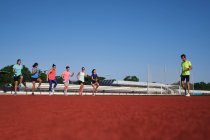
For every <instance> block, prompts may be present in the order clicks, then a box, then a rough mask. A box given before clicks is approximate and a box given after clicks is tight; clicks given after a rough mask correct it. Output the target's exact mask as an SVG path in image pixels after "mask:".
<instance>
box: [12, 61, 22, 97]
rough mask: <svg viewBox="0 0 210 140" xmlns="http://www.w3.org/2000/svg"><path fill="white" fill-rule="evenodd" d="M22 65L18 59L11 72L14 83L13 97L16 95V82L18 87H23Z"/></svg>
mask: <svg viewBox="0 0 210 140" xmlns="http://www.w3.org/2000/svg"><path fill="white" fill-rule="evenodd" d="M22 70H23V65H21V60H20V59H18V60H17V63H16V64H15V65H14V66H13V72H14V81H15V95H16V94H17V88H18V81H20V83H19V87H23V86H24V85H23V84H22V83H23V75H22Z"/></svg>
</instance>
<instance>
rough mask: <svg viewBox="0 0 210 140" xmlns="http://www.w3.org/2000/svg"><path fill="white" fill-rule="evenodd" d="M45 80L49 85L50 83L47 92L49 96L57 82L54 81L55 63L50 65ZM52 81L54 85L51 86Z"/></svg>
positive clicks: (53, 91)
mask: <svg viewBox="0 0 210 140" xmlns="http://www.w3.org/2000/svg"><path fill="white" fill-rule="evenodd" d="M47 81H48V82H49V85H50V87H49V92H50V96H51V95H53V94H54V93H55V88H56V86H57V84H58V83H57V81H56V65H55V64H53V65H52V68H51V69H50V70H49V72H48V73H47ZM53 83H54V86H53V88H52V85H53Z"/></svg>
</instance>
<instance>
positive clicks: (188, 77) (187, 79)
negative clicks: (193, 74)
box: [181, 75, 190, 82]
mask: <svg viewBox="0 0 210 140" xmlns="http://www.w3.org/2000/svg"><path fill="white" fill-rule="evenodd" d="M181 80H182V82H183V81H185V80H186V81H187V82H189V81H190V75H182V76H181Z"/></svg>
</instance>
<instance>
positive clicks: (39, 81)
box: [31, 63, 42, 95]
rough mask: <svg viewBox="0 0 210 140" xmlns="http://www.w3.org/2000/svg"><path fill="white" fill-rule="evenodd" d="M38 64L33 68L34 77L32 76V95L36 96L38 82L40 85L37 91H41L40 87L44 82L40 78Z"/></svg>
mask: <svg viewBox="0 0 210 140" xmlns="http://www.w3.org/2000/svg"><path fill="white" fill-rule="evenodd" d="M38 65H39V64H38V63H35V64H34V65H33V68H32V76H31V82H32V95H34V90H35V84H36V82H38V83H39V85H38V87H37V90H39V91H40V86H41V84H42V80H41V79H40V78H39V74H40V70H39V69H38Z"/></svg>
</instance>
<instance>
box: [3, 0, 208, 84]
mask: <svg viewBox="0 0 210 140" xmlns="http://www.w3.org/2000/svg"><path fill="white" fill-rule="evenodd" d="M209 7H210V1H209V0H18V1H17V0H0V48H1V55H0V68H2V67H4V66H6V65H10V64H14V63H15V62H16V60H17V59H18V58H21V59H22V61H23V64H25V65H26V66H27V67H29V68H31V66H32V65H33V63H34V62H38V63H39V64H40V68H41V69H43V70H45V69H49V68H50V67H51V65H52V64H53V63H55V64H57V66H58V75H60V74H61V72H62V71H63V70H64V69H65V66H66V65H69V66H70V67H71V69H72V71H74V72H76V73H77V72H78V71H79V70H80V68H81V67H82V66H85V67H86V69H87V73H90V71H91V70H92V68H96V69H97V71H98V74H99V75H101V76H106V75H110V76H108V77H107V78H115V79H123V78H124V77H125V76H126V75H136V76H138V77H140V80H141V81H146V80H147V65H148V64H150V66H151V79H150V81H156V82H163V81H164V79H165V77H166V81H167V82H168V83H171V82H175V81H178V80H179V69H180V61H181V60H180V54H182V53H186V54H187V56H188V59H189V60H190V61H192V64H193V67H194V69H193V77H194V78H193V79H194V81H205V82H210V62H209V60H210V55H209V54H210V8H209ZM164 66H166V73H165V74H164Z"/></svg>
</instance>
